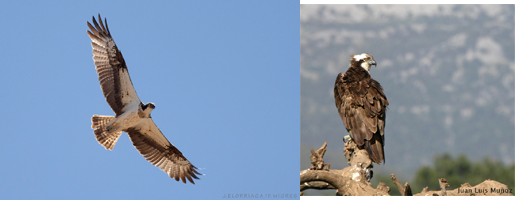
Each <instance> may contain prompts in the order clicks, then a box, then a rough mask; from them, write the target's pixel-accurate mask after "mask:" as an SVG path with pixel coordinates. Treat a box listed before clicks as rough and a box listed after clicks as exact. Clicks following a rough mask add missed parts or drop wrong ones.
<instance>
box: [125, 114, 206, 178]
mask: <svg viewBox="0 0 515 200" xmlns="http://www.w3.org/2000/svg"><path fill="white" fill-rule="evenodd" d="M141 120H143V121H142V123H140V125H138V126H137V127H133V128H129V129H128V130H127V131H126V132H127V133H128V134H129V137H130V138H131V141H132V144H133V145H134V146H135V147H136V149H138V151H139V152H140V154H141V155H143V157H145V159H147V161H149V162H150V163H152V165H155V166H156V167H159V168H160V169H161V170H163V171H164V172H165V173H167V174H168V176H170V178H175V180H176V181H179V179H181V180H182V182H183V183H186V179H188V180H189V181H190V182H191V183H193V184H195V182H193V179H192V177H193V178H194V179H199V178H198V177H197V176H196V174H198V175H200V173H198V172H197V170H196V169H197V168H196V167H195V166H193V165H192V164H191V163H190V161H188V159H186V157H184V156H183V155H182V153H181V151H179V149H177V148H176V147H175V146H173V144H172V143H170V142H169V141H168V140H167V139H166V137H165V136H164V135H163V133H161V131H160V130H159V128H157V126H156V124H155V123H154V121H152V118H145V119H141Z"/></svg>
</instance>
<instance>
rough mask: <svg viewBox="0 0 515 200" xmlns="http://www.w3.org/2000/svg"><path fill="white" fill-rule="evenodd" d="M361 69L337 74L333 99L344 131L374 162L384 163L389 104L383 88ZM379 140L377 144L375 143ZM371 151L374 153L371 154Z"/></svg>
mask: <svg viewBox="0 0 515 200" xmlns="http://www.w3.org/2000/svg"><path fill="white" fill-rule="evenodd" d="M359 70H362V69H361V68H359V67H350V68H349V70H348V71H347V72H346V73H345V74H344V73H340V74H338V76H337V78H336V82H335V86H334V98H335V103H336V108H338V113H339V115H340V117H341V118H342V121H343V123H344V125H345V128H346V129H347V131H349V133H350V134H351V136H352V138H353V140H354V141H355V142H356V144H358V145H359V146H361V147H363V148H366V149H367V151H369V154H370V155H371V158H372V159H373V160H374V161H375V162H377V163H379V162H381V161H383V160H384V152H383V145H384V126H385V116H386V107H387V106H388V100H387V99H386V96H385V95H384V92H383V88H382V87H381V85H380V84H379V83H378V82H377V81H375V80H374V79H372V78H371V77H370V75H369V74H368V73H367V72H365V71H363V72H362V73H360V72H359ZM376 140H377V141H376ZM371 151H372V152H371Z"/></svg>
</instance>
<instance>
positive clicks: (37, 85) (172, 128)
mask: <svg viewBox="0 0 515 200" xmlns="http://www.w3.org/2000/svg"><path fill="white" fill-rule="evenodd" d="M98 13H100V14H101V15H102V18H104V17H105V18H107V21H108V24H109V29H110V31H111V34H112V36H113V38H114V40H115V42H116V44H117V46H118V48H119V49H120V50H121V52H122V53H123V56H124V58H125V61H126V62H127V66H128V69H129V73H130V75H131V79H132V82H133V84H134V86H135V88H136V91H137V93H138V96H139V98H140V99H141V100H142V101H143V102H144V103H147V102H153V103H155V104H156V109H155V110H154V111H153V112H152V118H153V120H154V122H155V123H156V124H157V126H158V127H159V128H160V129H161V131H162V132H163V134H164V135H165V136H166V137H167V138H168V140H170V142H171V143H173V144H174V145H175V146H176V147H177V148H179V150H180V151H182V152H183V154H184V155H185V156H186V158H188V160H190V161H191V162H192V163H193V164H194V165H195V166H197V167H199V168H200V169H201V170H200V172H201V173H203V174H205V175H204V176H201V177H200V178H201V179H200V180H196V185H192V184H183V183H182V182H176V181H175V180H173V179H171V178H169V177H168V176H167V174H165V173H164V172H163V171H161V170H159V169H158V168H157V167H155V166H153V165H151V164H150V163H149V162H147V161H146V160H145V159H144V158H143V156H141V155H140V154H139V152H138V151H137V150H136V149H135V148H134V147H133V146H132V143H131V142H130V140H129V137H128V136H127V134H125V133H124V134H123V135H122V137H121V138H120V140H119V141H118V143H117V144H116V146H115V147H114V150H113V151H109V150H105V149H104V148H103V147H102V146H101V145H100V144H98V142H97V141H96V140H95V137H94V135H93V130H92V129H91V116H92V115H93V114H100V115H113V111H112V110H111V108H110V107H109V105H108V104H107V103H106V101H105V98H104V96H103V95H102V91H101V89H100V84H99V82H98V77H97V74H96V71H95V67H94V65H93V60H92V56H93V55H92V52H91V51H92V49H91V40H90V38H89V37H88V35H87V34H86V30H87V29H88V27H87V25H86V21H91V17H92V16H97V14H98ZM0 16H1V17H0V27H1V28H0V41H1V45H0V61H1V65H0V104H1V105H2V108H1V111H2V112H1V115H0V125H1V127H2V130H1V134H0V160H1V164H0V199H96V198H99V199H112V198H115V199H157V198H159V199H185V198H188V199H221V198H223V197H224V195H228V194H230V195H235V194H260V195H261V194H263V195H268V194H272V195H273V194H291V195H298V189H299V185H298V180H299V174H298V170H299V143H300V142H299V127H300V120H299V116H300V113H299V107H300V104H299V103H300V97H299V88H300V84H299V65H300V63H299V62H300V58H299V4H298V2H297V1H289V2H286V1H220V2H216V3H214V2H213V1H161V2H154V1H145V2H144V3H143V1H132V2H131V1H82V3H79V1H69V2H66V3H64V2H49V1H40V2H32V1H9V2H6V1H2V2H1V3H0ZM297 198H298V196H297Z"/></svg>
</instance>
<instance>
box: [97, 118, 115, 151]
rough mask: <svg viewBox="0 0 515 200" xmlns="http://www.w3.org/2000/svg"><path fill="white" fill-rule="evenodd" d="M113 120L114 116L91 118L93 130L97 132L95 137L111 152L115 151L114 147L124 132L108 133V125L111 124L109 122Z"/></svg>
mask: <svg viewBox="0 0 515 200" xmlns="http://www.w3.org/2000/svg"><path fill="white" fill-rule="evenodd" d="M113 119H114V117H113V116H104V115H93V117H92V118H91V128H92V129H94V130H95V131H93V133H95V137H96V138H97V141H98V143H100V144H101V145H102V146H103V147H104V148H106V149H109V150H113V148H114V145H115V144H116V142H117V141H118V138H120V136H121V135H122V131H118V132H114V133H109V132H107V131H106V126H107V124H109V122H110V121H111V120H113Z"/></svg>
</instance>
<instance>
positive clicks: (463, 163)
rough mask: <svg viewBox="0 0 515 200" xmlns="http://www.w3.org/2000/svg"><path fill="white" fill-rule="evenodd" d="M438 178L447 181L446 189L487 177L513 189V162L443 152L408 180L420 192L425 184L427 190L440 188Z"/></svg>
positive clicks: (476, 181)
mask: <svg viewBox="0 0 515 200" xmlns="http://www.w3.org/2000/svg"><path fill="white" fill-rule="evenodd" d="M439 178H445V179H447V181H449V183H450V185H451V186H450V187H449V188H448V189H455V188H458V187H460V186H461V184H463V183H466V182H468V183H470V185H472V186H474V185H477V184H479V183H481V182H483V181H485V180H487V179H492V180H495V181H498V182H500V183H503V184H506V185H508V188H510V189H514V186H515V164H512V165H511V166H504V164H503V163H502V162H500V161H494V160H491V159H489V158H484V159H483V160H482V161H479V162H471V161H469V160H468V158H467V157H466V156H464V155H460V156H459V157H458V158H456V159H454V158H452V157H451V156H450V155H449V154H443V155H440V156H436V158H435V162H434V166H433V167H429V166H424V167H422V168H420V169H419V170H418V171H417V172H416V177H415V179H414V181H413V182H410V184H411V188H412V190H413V192H414V193H418V192H420V191H421V190H422V188H424V187H426V186H429V190H440V186H439V185H438V179H439ZM390 182H391V181H390ZM390 187H391V186H390Z"/></svg>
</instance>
